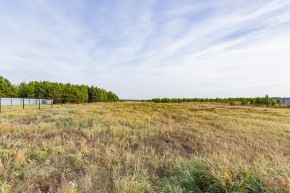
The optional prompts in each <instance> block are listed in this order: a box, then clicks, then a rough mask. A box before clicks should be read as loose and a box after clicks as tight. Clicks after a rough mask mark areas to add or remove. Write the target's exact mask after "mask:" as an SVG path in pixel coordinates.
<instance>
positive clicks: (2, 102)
mask: <svg viewBox="0 0 290 193" xmlns="http://www.w3.org/2000/svg"><path fill="white" fill-rule="evenodd" d="M45 104H47V105H52V104H53V100H48V99H29V98H1V97H0V113H1V110H2V107H3V106H16V105H20V106H22V108H23V109H24V108H25V106H26V105H38V107H39V109H40V105H45Z"/></svg>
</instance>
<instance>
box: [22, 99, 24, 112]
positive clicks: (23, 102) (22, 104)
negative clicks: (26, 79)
mask: <svg viewBox="0 0 290 193" xmlns="http://www.w3.org/2000/svg"><path fill="white" fill-rule="evenodd" d="M22 105H23V107H22V108H23V109H24V98H23V99H22Z"/></svg>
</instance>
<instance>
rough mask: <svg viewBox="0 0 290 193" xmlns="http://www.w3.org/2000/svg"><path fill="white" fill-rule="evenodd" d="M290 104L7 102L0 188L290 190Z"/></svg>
mask: <svg viewBox="0 0 290 193" xmlns="http://www.w3.org/2000/svg"><path fill="white" fill-rule="evenodd" d="M289 147H290V109H289V108H267V107H250V106H230V105H225V104H209V103H182V104H153V103H137V102H122V103H97V104H89V105H88V104H86V105H64V106H63V107H60V105H58V106H54V107H53V108H51V107H50V106H49V105H48V106H44V107H43V108H42V109H40V110H38V109H37V107H36V106H28V107H26V108H25V109H24V110H22V109H21V107H20V106H19V107H18V106H15V107H14V106H12V107H8V106H7V107H5V108H2V113H1V115H0V192H130V193H131V192H136V193H137V192H289V188H290V187H289V184H290V176H289V172H290V170H289V168H290V165H289V161H290V159H289V158H290V152H289Z"/></svg>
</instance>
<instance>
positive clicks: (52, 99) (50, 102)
mask: <svg viewBox="0 0 290 193" xmlns="http://www.w3.org/2000/svg"><path fill="white" fill-rule="evenodd" d="M50 103H51V108H52V105H53V99H51V101H50Z"/></svg>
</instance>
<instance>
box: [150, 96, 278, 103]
mask: <svg viewBox="0 0 290 193" xmlns="http://www.w3.org/2000/svg"><path fill="white" fill-rule="evenodd" d="M149 101H151V102H154V103H182V102H216V103H229V104H231V105H235V104H241V105H248V104H252V105H275V104H279V103H281V102H280V100H277V101H271V100H269V97H268V95H266V96H265V97H254V98H154V99H151V100H149Z"/></svg>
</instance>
